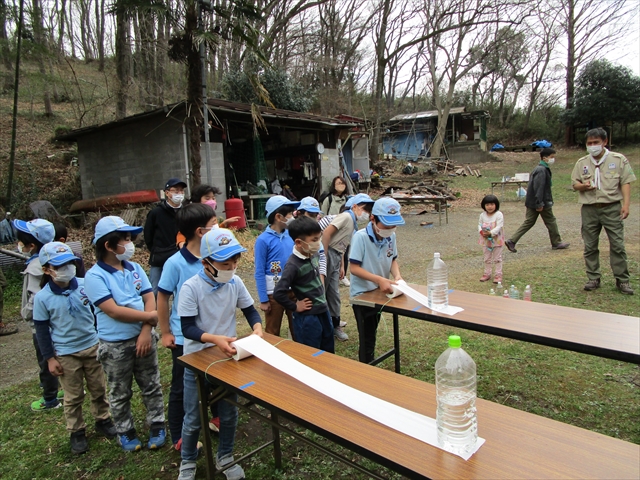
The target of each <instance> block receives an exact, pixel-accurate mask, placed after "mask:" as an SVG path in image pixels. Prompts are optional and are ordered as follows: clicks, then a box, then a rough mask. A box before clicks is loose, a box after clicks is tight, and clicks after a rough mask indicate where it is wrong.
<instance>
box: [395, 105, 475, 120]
mask: <svg viewBox="0 0 640 480" xmlns="http://www.w3.org/2000/svg"><path fill="white" fill-rule="evenodd" d="M464 111H465V107H453V108H451V110H449V115H455V114H457V113H464ZM437 116H438V110H429V111H428V112H416V113H405V114H402V115H396V116H395V117H393V118H392V119H390V120H389V121H390V122H398V121H404V120H417V119H419V118H431V117H437Z"/></svg>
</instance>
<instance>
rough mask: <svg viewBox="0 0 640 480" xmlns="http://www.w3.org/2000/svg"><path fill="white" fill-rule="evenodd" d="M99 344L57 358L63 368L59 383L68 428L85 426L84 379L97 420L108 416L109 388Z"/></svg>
mask: <svg viewBox="0 0 640 480" xmlns="http://www.w3.org/2000/svg"><path fill="white" fill-rule="evenodd" d="M97 355H98V344H97V343H96V344H95V345H94V346H93V347H90V348H87V349H86V350H81V351H80V352H77V353H72V354H71V355H61V356H59V357H56V358H57V360H58V362H60V365H62V371H63V372H64V373H63V375H62V376H61V377H59V379H60V384H61V385H62V388H63V389H64V417H65V419H66V420H67V431H68V432H71V433H73V432H77V431H78V430H82V429H84V428H86V426H87V425H86V424H85V422H84V418H83V416H82V403H83V402H84V381H85V380H86V382H87V390H88V391H89V395H90V396H91V414H92V415H93V418H94V419H95V420H96V422H99V421H101V420H106V419H108V418H109V416H110V415H109V403H107V387H106V384H105V380H104V371H103V370H102V365H100V362H98V358H97Z"/></svg>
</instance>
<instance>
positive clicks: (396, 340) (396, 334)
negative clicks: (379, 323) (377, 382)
mask: <svg viewBox="0 0 640 480" xmlns="http://www.w3.org/2000/svg"><path fill="white" fill-rule="evenodd" d="M393 348H394V350H395V355H394V357H395V361H396V373H400V326H399V322H398V314H397V313H394V314H393Z"/></svg>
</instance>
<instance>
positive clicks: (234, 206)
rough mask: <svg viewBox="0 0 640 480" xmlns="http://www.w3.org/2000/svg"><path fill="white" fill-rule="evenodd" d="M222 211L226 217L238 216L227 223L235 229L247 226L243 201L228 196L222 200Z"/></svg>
mask: <svg viewBox="0 0 640 480" xmlns="http://www.w3.org/2000/svg"><path fill="white" fill-rule="evenodd" d="M224 213H225V216H226V217H227V218H231V217H240V218H239V219H238V220H236V221H235V222H233V223H231V224H229V225H227V226H228V227H234V228H237V229H240V228H246V227H247V217H246V216H245V213H244V202H243V201H242V200H240V199H239V198H229V199H227V200H225V201H224Z"/></svg>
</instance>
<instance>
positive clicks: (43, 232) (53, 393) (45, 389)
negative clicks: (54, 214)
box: [13, 218, 63, 412]
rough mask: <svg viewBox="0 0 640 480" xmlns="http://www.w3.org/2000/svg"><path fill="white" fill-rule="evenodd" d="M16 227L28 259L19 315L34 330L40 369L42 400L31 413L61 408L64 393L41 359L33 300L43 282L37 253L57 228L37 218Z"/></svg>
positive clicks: (19, 221) (34, 342)
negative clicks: (34, 323) (59, 390)
mask: <svg viewBox="0 0 640 480" xmlns="http://www.w3.org/2000/svg"><path fill="white" fill-rule="evenodd" d="M13 226H14V227H15V229H16V236H17V237H18V250H19V251H20V252H21V253H23V254H25V255H28V256H29V258H28V260H27V263H26V267H25V269H24V270H23V272H22V275H24V280H23V283H22V303H21V308H20V315H21V316H22V318H23V319H24V320H25V321H26V322H27V323H28V324H29V327H30V328H31V335H32V338H33V346H34V347H35V349H36V357H37V359H38V365H39V366H40V386H41V387H42V397H41V398H40V399H39V400H36V401H35V402H33V403H32V404H31V410H34V411H36V412H42V411H45V410H50V409H53V408H58V407H60V405H61V404H60V399H61V398H62V395H63V394H62V392H58V378H57V377H54V376H53V375H51V372H49V366H48V365H47V361H46V360H45V359H44V357H43V356H42V352H41V351H40V346H39V345H38V339H37V338H36V329H35V327H34V325H33V301H34V298H35V296H36V293H38V292H39V291H40V289H41V287H40V282H41V280H42V265H40V258H39V257H38V254H39V253H40V249H41V248H42V247H43V246H44V245H45V244H46V243H49V242H51V241H53V237H54V235H55V228H54V226H53V224H52V223H51V222H49V221H47V220H44V219H42V218H36V219H35V220H31V221H28V222H25V221H23V220H14V221H13Z"/></svg>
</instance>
